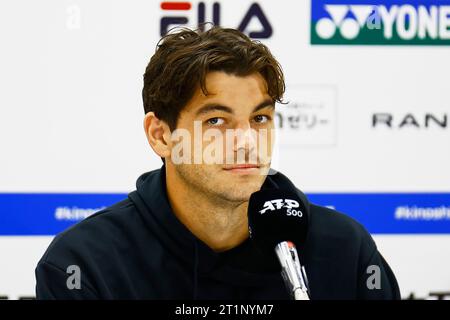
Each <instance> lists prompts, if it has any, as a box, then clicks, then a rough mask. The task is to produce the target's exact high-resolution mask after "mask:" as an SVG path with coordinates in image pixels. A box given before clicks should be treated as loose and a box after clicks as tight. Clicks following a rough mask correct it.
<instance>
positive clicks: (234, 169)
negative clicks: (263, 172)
mask: <svg viewBox="0 0 450 320" xmlns="http://www.w3.org/2000/svg"><path fill="white" fill-rule="evenodd" d="M259 168H260V166H259V165H257V164H238V165H233V166H229V167H225V168H223V169H224V170H225V171H228V172H231V173H247V174H250V173H256V172H258V171H259Z"/></svg>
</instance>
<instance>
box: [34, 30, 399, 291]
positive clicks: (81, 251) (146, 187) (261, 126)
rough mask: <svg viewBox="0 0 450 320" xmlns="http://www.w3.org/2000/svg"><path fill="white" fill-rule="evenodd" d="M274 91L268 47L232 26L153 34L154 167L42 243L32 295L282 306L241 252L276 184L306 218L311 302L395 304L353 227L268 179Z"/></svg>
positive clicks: (381, 269) (276, 275)
mask: <svg viewBox="0 0 450 320" xmlns="http://www.w3.org/2000/svg"><path fill="white" fill-rule="evenodd" d="M284 88H285V87H284V78H283V73H282V70H281V67H280V66H279V64H278V62H277V61H276V60H275V58H274V57H273V56H272V54H271V53H270V51H269V50H268V48H267V47H266V46H264V45H263V44H261V43H259V42H256V41H252V40H251V39H249V38H248V37H246V36H245V35H243V34H242V33H240V32H239V31H237V30H232V29H225V28H220V27H213V28H211V29H210V30H208V31H206V32H201V31H192V30H188V29H181V30H180V31H177V32H174V33H171V34H168V35H167V36H165V37H163V39H162V41H161V42H160V43H159V45H158V48H157V50H156V53H155V54H154V55H153V57H152V58H151V60H150V63H149V64H148V66H147V69H146V72H145V75H144V88H143V100H144V109H145V113H146V115H145V119H144V128H145V133H146V135H147V138H148V141H149V144H150V146H151V147H152V149H153V150H154V152H155V153H156V154H157V155H158V156H159V157H161V158H162V159H163V162H164V164H163V166H162V168H161V169H159V170H155V171H151V172H148V173H145V174H143V175H142V176H141V177H140V178H139V179H138V180H137V184H136V191H134V192H131V193H130V194H129V196H128V198H127V199H126V200H124V201H122V202H119V203H117V204H115V205H113V206H111V207H109V208H107V209H105V210H102V211H101V212H98V213H96V214H94V215H93V216H91V217H89V218H87V219H85V220H84V221H82V222H80V223H78V224H76V225H75V226H73V227H72V228H70V229H68V230H66V231H65V232H63V233H61V234H59V235H58V236H57V237H56V238H55V239H54V241H53V242H52V243H51V245H50V246H49V248H48V249H47V251H46V253H45V254H44V256H43V257H42V259H41V260H40V262H39V264H38V266H37V268H36V279H37V286H36V293H37V298H38V299H289V295H288V292H287V290H286V288H285V285H284V282H283V279H282V277H281V275H280V265H279V263H278V262H277V261H274V260H273V259H272V257H268V256H265V255H264V254H262V253H260V252H259V251H258V250H256V249H255V248H254V247H253V245H252V242H251V240H250V239H249V232H248V222H247V207H248V200H249V197H250V195H251V194H252V193H254V192H256V191H258V190H260V189H266V188H280V189H290V190H294V191H295V192H296V193H297V194H298V195H299V197H301V198H302V199H303V201H304V202H305V204H306V206H307V208H308V211H309V215H310V218H309V220H310V222H309V232H308V238H307V240H306V243H305V246H304V249H303V250H301V252H300V253H299V254H300V256H301V261H302V262H303V264H304V265H305V268H306V273H307V276H308V280H309V288H310V294H311V299H398V298H399V289H398V285H397V282H396V279H395V277H394V275H393V273H392V271H391V269H390V267H389V266H388V264H387V263H386V261H385V260H384V259H383V257H382V256H381V254H380V253H379V252H378V250H377V248H376V246H375V243H374V241H373V240H372V238H371V237H370V235H369V234H368V233H367V231H366V230H365V229H364V228H363V227H362V226H361V225H359V224H358V223H357V222H355V221H354V220H352V219H351V218H349V217H347V216H345V215H343V214H340V213H338V212H335V211H333V210H331V209H328V208H324V207H320V206H317V205H314V204H312V203H309V202H308V200H307V198H306V197H305V195H304V194H303V193H302V192H300V191H299V190H298V189H297V188H296V187H295V186H294V185H293V184H292V182H290V181H289V179H288V178H287V177H285V176H284V175H283V174H281V173H279V172H278V173H275V174H269V173H273V172H271V171H269V169H270V157H271V154H272V146H273V129H274V120H273V118H274V106H275V102H282V95H283V93H284ZM199 132H209V133H210V135H209V138H205V136H201V137H200V139H199V137H198V135H199ZM230 132H231V134H229V133H230ZM255 133H256V134H255ZM259 133H265V135H259ZM257 135H258V137H264V138H261V139H258V138H257ZM213 137H214V139H213ZM211 146H213V147H214V148H213V149H211ZM263 147H264V148H263ZM208 148H209V149H208ZM262 149H265V152H261V150H262ZM211 150H213V152H209V151H211ZM371 268H375V269H374V270H376V271H377V273H376V274H373V273H372V272H369V271H368V270H372V269H371ZM68 270H69V271H70V272H69V273H68V272H67V271H68ZM72 273H73V274H72ZM75 276H77V277H75ZM371 276H375V277H378V278H377V279H376V281H375V282H373V283H372V282H371V281H372V280H371V279H370V277H371Z"/></svg>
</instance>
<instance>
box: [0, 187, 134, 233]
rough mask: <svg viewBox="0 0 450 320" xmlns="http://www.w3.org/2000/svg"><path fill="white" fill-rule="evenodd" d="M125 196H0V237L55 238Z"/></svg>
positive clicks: (45, 194)
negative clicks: (40, 236) (36, 236)
mask: <svg viewBox="0 0 450 320" xmlns="http://www.w3.org/2000/svg"><path fill="white" fill-rule="evenodd" d="M126 197H127V195H126V194H106V193H98V194H88V193H85V194H84V193H83V194H66V193H3V194H0V235H3V236H14V235H30V236H31V235H55V234H57V233H59V232H61V231H63V230H65V229H67V228H68V227H70V226H71V225H73V224H74V223H76V222H78V221H81V220H83V219H84V218H87V217H88V216H90V215H91V214H93V213H95V212H97V211H100V210H102V209H104V208H105V207H107V206H109V205H112V204H113V203H116V202H119V201H121V200H123V199H125V198H126Z"/></svg>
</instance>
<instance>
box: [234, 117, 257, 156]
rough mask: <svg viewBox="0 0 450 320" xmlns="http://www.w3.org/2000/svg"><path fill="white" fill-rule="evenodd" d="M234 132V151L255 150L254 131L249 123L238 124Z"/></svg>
mask: <svg viewBox="0 0 450 320" xmlns="http://www.w3.org/2000/svg"><path fill="white" fill-rule="evenodd" d="M234 130H235V133H234V151H235V152H237V151H239V150H245V151H246V152H253V151H254V150H255V149H256V131H255V130H254V129H253V128H252V127H251V125H250V122H249V121H242V122H239V123H238V125H236V127H235V128H234Z"/></svg>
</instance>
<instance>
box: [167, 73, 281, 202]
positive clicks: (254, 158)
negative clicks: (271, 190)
mask: <svg viewBox="0 0 450 320" xmlns="http://www.w3.org/2000/svg"><path fill="white" fill-rule="evenodd" d="M205 85H206V89H207V92H208V95H204V94H203V92H202V90H201V89H200V88H197V91H196V92H195V94H194V96H193V97H192V99H191V100H190V101H189V103H188V104H187V105H186V106H185V108H184V109H183V110H182V112H181V113H180V116H179V118H178V122H177V128H176V130H174V132H173V133H175V132H176V131H177V130H178V131H183V132H184V133H188V134H189V137H190V138H189V139H190V143H189V144H187V145H186V144H183V146H184V150H182V151H181V152H180V148H179V147H180V145H181V144H178V147H175V146H176V145H177V142H173V145H172V150H171V152H172V154H171V161H170V165H171V166H173V168H174V170H175V172H176V173H177V174H178V176H179V177H180V178H181V179H183V180H184V183H185V184H187V185H189V186H190V187H192V188H195V189H196V190H197V191H199V192H202V193H203V194H205V195H207V196H208V197H214V198H216V199H221V200H226V201H233V202H244V201H248V199H249V197H250V195H251V194H252V193H253V192H255V191H258V190H259V189H260V188H261V185H262V184H263V182H264V180H265V178H266V175H267V173H268V171H269V168H270V160H271V156H272V145H273V139H274V137H273V129H274V121H273V118H274V103H273V100H272V99H271V98H270V96H269V95H268V93H267V85H266V82H265V80H264V78H263V77H262V76H261V75H260V74H259V73H254V74H251V75H249V76H244V77H240V76H235V75H231V74H226V73H224V72H210V73H208V74H207V76H206V79H205ZM180 129H181V130H180ZM199 132H201V135H200V136H199ZM172 136H173V137H174V136H176V135H174V134H173V135H172ZM184 136H185V135H183V139H185V137H184ZM207 137H209V138H207ZM181 140H182V139H179V140H178V142H179V143H181ZM184 142H186V141H184ZM189 148H190V150H186V149H189ZM189 151H190V152H189ZM180 155H183V159H182V161H180V158H179V156H180ZM186 156H187V157H186ZM176 157H178V159H175V158H176ZM187 159H189V161H186V160H187ZM173 160H175V161H173Z"/></svg>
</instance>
